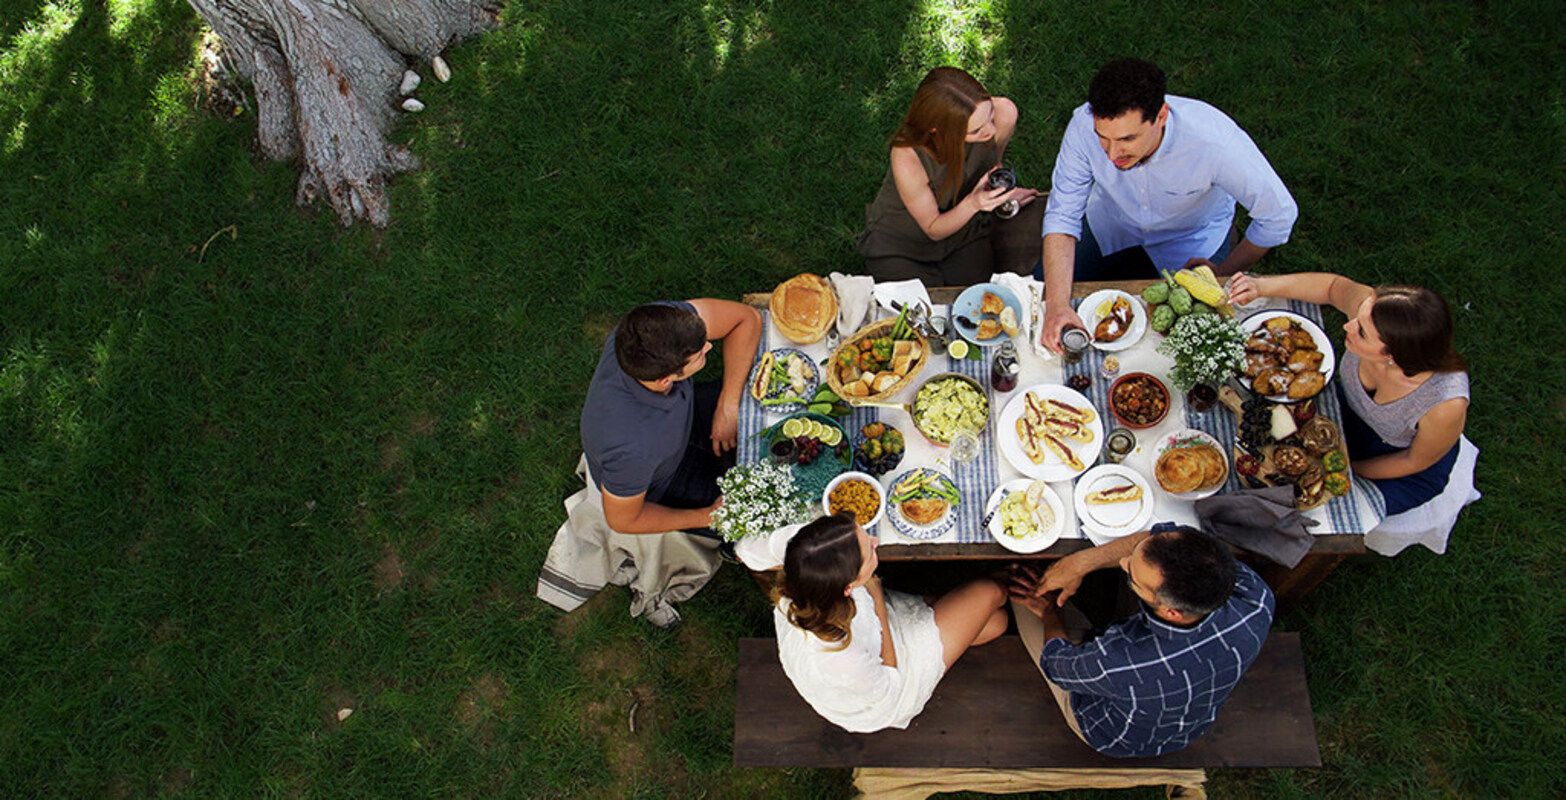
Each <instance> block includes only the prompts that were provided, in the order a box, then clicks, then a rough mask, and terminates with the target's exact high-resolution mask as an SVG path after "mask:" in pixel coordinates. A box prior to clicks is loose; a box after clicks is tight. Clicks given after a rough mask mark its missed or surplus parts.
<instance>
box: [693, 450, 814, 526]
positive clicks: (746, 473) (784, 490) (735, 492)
mask: <svg viewBox="0 0 1566 800" xmlns="http://www.w3.org/2000/svg"><path fill="white" fill-rule="evenodd" d="M718 488H719V489H720V490H722V491H723V505H721V506H718V510H716V511H714V512H712V529H713V530H715V531H717V532H718V534H719V535H720V536H722V537H723V538H724V539H725V540H726V541H730V542H734V541H738V540H740V539H743V538H745V537H746V536H754V535H757V534H768V533H771V532H773V531H775V530H777V529H778V528H781V527H783V526H784V525H793V524H794V523H796V522H805V521H807V520H809V519H811V518H812V516H813V515H812V514H811V507H810V506H809V505H807V504H806V503H805V500H804V498H802V497H800V496H799V493H798V492H797V491H796V490H795V488H794V479H793V476H792V475H791V474H790V473H789V470H788V468H787V467H781V466H778V465H776V464H771V463H768V462H760V463H756V464H740V465H738V466H736V467H734V468H732V469H730V470H729V471H728V472H725V473H723V477H721V478H719V479H718Z"/></svg>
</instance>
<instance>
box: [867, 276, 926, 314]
mask: <svg viewBox="0 0 1566 800" xmlns="http://www.w3.org/2000/svg"><path fill="white" fill-rule="evenodd" d="M875 301H876V302H877V303H880V304H881V305H882V306H883V307H884V308H886V310H887V311H888V312H891V313H893V314H895V313H897V309H894V308H892V303H894V302H895V303H898V304H899V305H902V306H905V307H906V306H908V305H910V304H914V303H923V304H924V305H925V306H926V307H927V308H928V307H933V304H932V303H931V302H930V293H929V292H928V291H926V290H925V288H924V282H923V281H921V280H919V279H918V278H909V279H908V280H906V281H892V282H890V283H878V284H876V285H875Z"/></svg>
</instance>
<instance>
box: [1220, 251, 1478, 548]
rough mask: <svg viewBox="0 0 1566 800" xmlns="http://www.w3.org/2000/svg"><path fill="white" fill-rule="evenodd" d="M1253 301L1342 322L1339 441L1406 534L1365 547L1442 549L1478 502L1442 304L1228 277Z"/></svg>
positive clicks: (1417, 296) (1337, 285)
mask: <svg viewBox="0 0 1566 800" xmlns="http://www.w3.org/2000/svg"><path fill="white" fill-rule="evenodd" d="M1258 297H1279V298H1285V299H1293V300H1304V301H1307V302H1311V303H1319V304H1327V303H1330V304H1332V305H1333V306H1335V307H1336V308H1337V309H1338V310H1339V311H1342V312H1343V313H1344V314H1346V315H1347V316H1348V323H1347V324H1345V325H1344V326H1343V331H1344V336H1343V349H1344V353H1343V358H1342V362H1341V363H1340V364H1339V366H1338V371H1337V383H1338V387H1337V388H1338V390H1339V392H1340V393H1341V396H1342V398H1343V401H1344V403H1343V409H1344V410H1343V438H1344V443H1345V444H1347V445H1348V451H1349V459H1350V461H1351V463H1352V465H1353V469H1354V475H1355V477H1356V478H1365V479H1368V480H1369V481H1370V483H1371V484H1372V485H1374V486H1375V488H1376V489H1377V490H1378V491H1379V492H1380V493H1381V496H1382V497H1383V498H1384V499H1385V501H1386V513H1387V518H1388V520H1387V521H1388V522H1391V523H1392V525H1391V526H1390V527H1391V528H1394V529H1395V528H1399V527H1409V526H1411V527H1409V532H1408V533H1409V535H1401V534H1400V538H1401V539H1404V540H1405V541H1401V546H1398V545H1399V542H1395V541H1394V542H1387V543H1385V544H1386V546H1377V545H1376V542H1375V539H1374V537H1367V540H1366V543H1367V544H1369V545H1371V546H1373V547H1375V549H1377V550H1380V551H1382V552H1385V551H1386V549H1387V548H1388V547H1395V549H1393V550H1392V552H1396V551H1397V550H1400V549H1402V546H1406V545H1407V544H1410V543H1412V542H1414V541H1418V542H1420V543H1423V544H1425V545H1426V546H1428V547H1430V548H1431V549H1432V550H1435V551H1436V552H1438V553H1439V552H1443V550H1444V549H1445V544H1446V535H1447V534H1448V533H1449V532H1450V531H1451V527H1452V523H1453V522H1455V521H1456V517H1457V511H1458V510H1460V509H1461V508H1462V506H1463V505H1466V504H1467V503H1468V502H1471V500H1472V499H1477V497H1478V495H1477V493H1475V492H1474V491H1473V468H1474V462H1475V460H1476V458H1477V456H1478V451H1477V450H1476V449H1475V448H1474V447H1473V445H1472V444H1471V443H1469V442H1468V440H1467V439H1465V438H1463V428H1464V425H1465V424H1466V423H1467V420H1468V365H1467V363H1466V362H1465V361H1464V360H1463V357H1462V356H1460V355H1458V353H1457V351H1456V350H1455V349H1454V348H1453V345H1452V312H1451V309H1450V308H1449V307H1448V306H1447V303H1446V300H1444V299H1442V297H1441V295H1439V294H1437V293H1436V292H1434V291H1432V290H1430V289H1426V288H1424V287H1421V286H1403V285H1389V286H1377V287H1374V288H1372V287H1370V286H1366V285H1365V284H1362V283H1356V282H1354V281H1352V280H1349V279H1348V278H1345V277H1343V276H1341V275H1333V274H1331V273H1325V272H1316V273H1301V274H1298V275H1269V276H1266V277H1262V276H1256V275H1248V274H1246V273H1239V274H1237V275H1236V276H1235V278H1234V282H1233V284H1232V285H1231V286H1230V299H1231V300H1233V301H1234V302H1236V303H1246V302H1250V301H1251V300H1254V299H1256V298H1258ZM1443 498H1445V499H1446V502H1440V501H1441V500H1442V499H1443ZM1410 515H1412V517H1413V518H1417V521H1410V519H1408V517H1410ZM1398 517H1405V519H1404V520H1402V521H1401V522H1400V521H1398V520H1397V519H1396V518H1398ZM1383 527H1386V524H1385V523H1384V524H1383ZM1378 530H1380V529H1378ZM1431 531H1433V532H1434V533H1429V532H1431ZM1415 532H1417V533H1420V534H1421V535H1418V536H1413V535H1412V534H1413V533H1415ZM1372 533H1375V532H1372ZM1383 534H1385V531H1383ZM1389 555H1390V553H1389Z"/></svg>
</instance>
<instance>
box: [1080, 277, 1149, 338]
mask: <svg viewBox="0 0 1566 800" xmlns="http://www.w3.org/2000/svg"><path fill="white" fill-rule="evenodd" d="M1117 297H1124V298H1125V299H1127V300H1130V301H1131V329H1130V330H1128V331H1126V332H1125V335H1123V336H1121V337H1120V338H1119V339H1116V340H1114V341H1113V342H1100V341H1097V340H1095V341H1094V342H1093V346H1094V347H1096V348H1098V349H1100V350H1103V351H1104V352H1106V353H1114V352H1118V351H1120V350H1126V349H1128V348H1130V347H1131V346H1132V345H1134V344H1136V343H1137V342H1139V341H1141V340H1142V336H1143V335H1144V334H1146V333H1147V309H1145V308H1143V307H1142V301H1141V300H1140V299H1138V298H1136V297H1134V296H1132V295H1131V294H1129V293H1127V292H1122V291H1120V290H1119V289H1100V290H1098V291H1096V292H1094V293H1092V294H1090V295H1088V296H1087V297H1084V298H1082V302H1081V303H1080V304H1079V305H1078V306H1077V316H1079V317H1081V318H1082V324H1083V325H1086V326H1087V330H1088V334H1089V335H1092V333H1093V329H1095V328H1097V327H1098V322H1099V320H1101V319H1103V318H1104V317H1103V315H1101V314H1099V313H1098V307H1099V306H1101V305H1103V304H1104V303H1106V302H1114V299H1115V298H1117Z"/></svg>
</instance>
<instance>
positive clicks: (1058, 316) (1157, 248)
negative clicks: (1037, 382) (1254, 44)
mask: <svg viewBox="0 0 1566 800" xmlns="http://www.w3.org/2000/svg"><path fill="white" fill-rule="evenodd" d="M1164 89H1165V79H1164V73H1163V71H1162V70H1160V69H1159V68H1158V67H1156V66H1154V65H1152V64H1149V63H1148V62H1146V61H1141V60H1138V59H1132V58H1125V59H1120V60H1117V61H1112V62H1110V63H1109V64H1106V65H1105V66H1104V67H1103V68H1102V69H1100V70H1099V71H1098V74H1097V75H1095V76H1094V77H1093V81H1092V83H1091V84H1090V85H1089V87H1088V102H1087V103H1085V104H1083V105H1082V106H1081V107H1080V108H1078V109H1077V110H1076V111H1075V112H1073V113H1072V115H1071V121H1070V122H1069V123H1067V125H1066V135H1065V136H1064V137H1062V139H1061V142H1060V153H1059V154H1058V155H1057V156H1056V157H1055V172H1054V175H1053V177H1052V179H1051V183H1052V185H1051V186H1050V192H1049V201H1048V203H1047V204H1046V206H1045V210H1044V231H1043V235H1044V243H1043V247H1044V258H1043V273H1044V274H1043V276H1042V277H1043V279H1044V324H1043V326H1042V328H1043V330H1042V333H1041V341H1042V342H1043V344H1044V345H1045V346H1046V347H1048V348H1050V349H1052V350H1055V351H1057V352H1058V351H1059V350H1060V332H1061V331H1062V330H1063V329H1064V328H1066V327H1068V326H1070V325H1077V326H1082V319H1081V318H1080V317H1079V316H1078V315H1077V314H1076V312H1074V311H1072V309H1071V304H1070V302H1069V298H1070V297H1071V284H1072V281H1073V280H1074V279H1075V280H1121V279H1128V278H1153V277H1157V274H1158V273H1157V271H1158V270H1170V271H1174V270H1177V269H1179V268H1181V267H1186V266H1195V265H1197V264H1208V265H1210V266H1212V267H1213V270H1214V271H1215V272H1217V273H1218V274H1219V275H1228V274H1232V273H1234V272H1237V271H1239V270H1242V269H1246V268H1248V267H1250V266H1251V265H1252V264H1254V263H1256V261H1257V260H1259V259H1260V258H1261V257H1262V256H1263V255H1265V254H1266V253H1267V251H1268V250H1270V249H1271V248H1274V247H1277V246H1278V245H1280V244H1283V243H1284V242H1286V241H1288V240H1289V233H1290V231H1291V230H1292V229H1293V227H1294V220H1295V219H1296V218H1297V217H1298V216H1299V207H1298V206H1297V205H1295V203H1294V198H1293V197H1291V196H1290V195H1289V190H1288V189H1287V188H1285V187H1284V185H1283V181H1282V180H1280V179H1279V178H1278V173H1277V172H1275V171H1273V169H1272V165H1271V164H1268V163H1267V158H1266V157H1265V156H1263V155H1262V153H1261V150H1259V149H1257V147H1256V144H1255V143H1254V142H1252V141H1251V137H1250V136H1248V135H1246V133H1245V131H1243V130H1241V129H1240V126H1239V125H1236V124H1235V123H1234V120H1232V119H1229V117H1228V115H1226V114H1224V113H1223V112H1222V111H1219V110H1218V109H1216V108H1213V107H1212V106H1210V105H1208V104H1206V103H1203V102H1202V101H1200V100H1192V99H1190V98H1186V97H1177V96H1174V95H1167V96H1166V95H1165V94H1164ZM1236 199H1238V200H1239V202H1240V203H1242V204H1244V206H1245V208H1246V210H1247V211H1248V212H1249V213H1250V216H1251V224H1250V227H1249V228H1247V229H1246V231H1245V237H1244V238H1243V239H1241V240H1240V242H1239V243H1238V244H1236V245H1234V246H1233V247H1232V248H1231V246H1230V242H1229V231H1230V228H1231V227H1232V225H1233V223H1234V203H1235V200H1236ZM1215 262H1216V263H1215Z"/></svg>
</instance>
